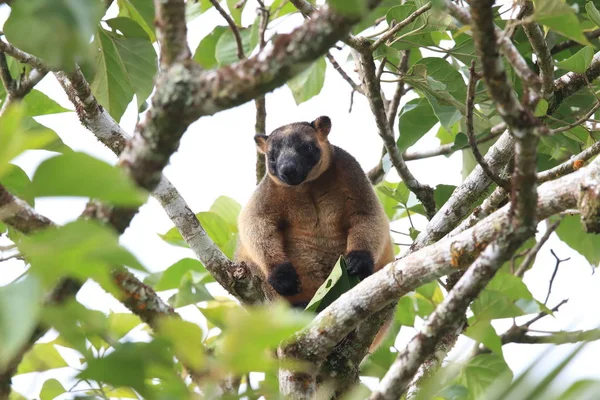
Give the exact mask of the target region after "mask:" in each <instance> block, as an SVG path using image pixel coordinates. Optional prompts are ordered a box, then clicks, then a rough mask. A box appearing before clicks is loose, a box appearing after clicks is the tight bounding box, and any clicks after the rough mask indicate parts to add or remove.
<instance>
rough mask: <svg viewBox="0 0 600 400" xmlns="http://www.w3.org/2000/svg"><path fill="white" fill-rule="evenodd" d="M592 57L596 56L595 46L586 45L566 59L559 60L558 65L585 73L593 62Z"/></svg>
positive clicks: (568, 69)
mask: <svg viewBox="0 0 600 400" xmlns="http://www.w3.org/2000/svg"><path fill="white" fill-rule="evenodd" d="M592 58H594V48H593V47H591V46H585V47H584V48H583V49H581V50H579V51H578V52H577V53H575V54H574V55H572V56H571V57H569V58H567V59H566V60H562V61H560V62H557V63H556V66H557V67H559V68H561V69H564V70H567V71H572V72H576V73H578V74H583V73H584V72H585V70H586V69H587V67H588V66H589V65H590V63H591V62H592Z"/></svg>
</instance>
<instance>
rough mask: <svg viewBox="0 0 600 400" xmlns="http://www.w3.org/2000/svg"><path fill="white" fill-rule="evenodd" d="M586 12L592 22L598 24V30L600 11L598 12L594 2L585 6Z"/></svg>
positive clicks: (589, 2)
mask: <svg viewBox="0 0 600 400" xmlns="http://www.w3.org/2000/svg"><path fill="white" fill-rule="evenodd" d="M585 11H587V13H588V17H589V18H590V19H591V20H592V22H593V23H594V24H596V26H597V27H598V28H600V11H598V9H597V8H596V6H595V5H594V3H593V2H592V1H588V2H587V3H586V4H585Z"/></svg>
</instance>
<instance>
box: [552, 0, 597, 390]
mask: <svg viewBox="0 0 600 400" xmlns="http://www.w3.org/2000/svg"><path fill="white" fill-rule="evenodd" d="M588 4H589V3H588ZM599 391H600V381H598V380H592V379H582V380H580V381H577V382H575V383H573V384H572V385H571V386H569V387H568V388H567V389H566V390H565V391H564V392H563V393H562V394H561V395H560V396H559V397H558V398H559V399H560V400H583V399H586V400H588V399H589V400H592V399H594V398H595V397H596V395H597V394H598V392H599Z"/></svg>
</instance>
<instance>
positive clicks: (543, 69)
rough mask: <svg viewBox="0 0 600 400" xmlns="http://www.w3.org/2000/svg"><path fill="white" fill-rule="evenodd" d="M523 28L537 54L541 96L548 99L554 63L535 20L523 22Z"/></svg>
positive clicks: (550, 94)
mask: <svg viewBox="0 0 600 400" xmlns="http://www.w3.org/2000/svg"><path fill="white" fill-rule="evenodd" d="M528 4H531V2H528ZM523 30H524V31H525V34H526V35H527V38H528V39H529V43H531V47H532V48H533V51H534V52H535V54H536V55H537V64H538V66H539V68H540V78H541V80H542V97H544V98H545V99H548V98H550V96H552V92H553V91H554V63H553V61H552V55H551V54H550V50H549V49H548V44H547V43H546V38H545V37H544V34H543V32H542V30H541V29H540V27H539V25H538V24H537V23H535V22H530V23H527V24H524V25H523Z"/></svg>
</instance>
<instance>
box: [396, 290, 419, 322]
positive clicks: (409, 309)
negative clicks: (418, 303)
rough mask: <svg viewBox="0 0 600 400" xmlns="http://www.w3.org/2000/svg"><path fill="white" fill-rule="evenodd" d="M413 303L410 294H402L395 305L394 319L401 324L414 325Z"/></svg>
mask: <svg viewBox="0 0 600 400" xmlns="http://www.w3.org/2000/svg"><path fill="white" fill-rule="evenodd" d="M416 315H417V314H416V312H415V304H414V302H413V299H412V298H411V297H410V296H403V297H401V298H400V300H399V301H398V306H397V307H396V316H395V320H396V322H398V323H399V324H400V325H403V326H415V317H416Z"/></svg>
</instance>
